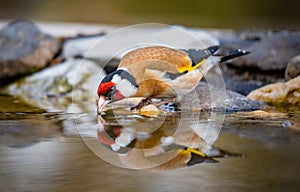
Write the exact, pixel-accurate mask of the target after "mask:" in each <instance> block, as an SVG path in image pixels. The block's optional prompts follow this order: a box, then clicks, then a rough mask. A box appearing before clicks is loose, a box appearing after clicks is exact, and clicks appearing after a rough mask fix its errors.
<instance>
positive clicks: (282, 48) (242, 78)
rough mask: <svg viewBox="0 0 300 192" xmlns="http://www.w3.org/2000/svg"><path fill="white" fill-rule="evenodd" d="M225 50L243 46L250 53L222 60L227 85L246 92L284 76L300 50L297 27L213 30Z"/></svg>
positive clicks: (229, 87) (228, 87) (239, 91)
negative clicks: (276, 29) (292, 28)
mask: <svg viewBox="0 0 300 192" xmlns="http://www.w3.org/2000/svg"><path fill="white" fill-rule="evenodd" d="M212 33H213V34H214V35H215V36H216V37H218V39H219V40H220V43H221V46H222V48H223V50H220V51H226V50H227V49H237V48H242V49H245V50H247V51H250V52H251V53H250V54H248V55H246V56H243V57H239V58H236V59H233V60H230V61H228V62H227V63H223V64H221V65H220V66H221V68H222V71H223V77H224V80H225V84H226V88H227V89H229V90H233V91H236V92H238V93H241V94H243V95H248V94H249V93H250V92H251V91H253V90H255V89H257V88H259V87H261V86H264V85H267V84H270V83H275V82H278V81H282V80H284V70H285V68H286V66H287V63H288V61H289V60H290V59H291V58H292V57H293V56H295V55H298V54H299V53H300V32H296V31H288V30H284V31H247V30H245V31H229V30H227V31H212Z"/></svg>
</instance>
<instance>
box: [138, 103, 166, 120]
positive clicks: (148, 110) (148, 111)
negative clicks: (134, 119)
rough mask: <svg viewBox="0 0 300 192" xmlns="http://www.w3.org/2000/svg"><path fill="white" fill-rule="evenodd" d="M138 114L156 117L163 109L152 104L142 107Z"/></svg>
mask: <svg viewBox="0 0 300 192" xmlns="http://www.w3.org/2000/svg"><path fill="white" fill-rule="evenodd" d="M138 114H139V115H142V116H145V117H156V116H157V115H159V114H161V111H160V110H159V109H158V108H157V107H156V106H155V105H153V104H150V105H146V106H144V107H142V108H141V109H140V110H139V111H138Z"/></svg>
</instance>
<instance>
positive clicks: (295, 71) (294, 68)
mask: <svg viewBox="0 0 300 192" xmlns="http://www.w3.org/2000/svg"><path fill="white" fill-rule="evenodd" d="M298 75H300V55H297V56H295V57H293V58H292V59H291V60H290V61H289V62H288V65H287V67H286V70H285V78H286V79H287V80H290V79H292V78H295V77H297V76H298Z"/></svg>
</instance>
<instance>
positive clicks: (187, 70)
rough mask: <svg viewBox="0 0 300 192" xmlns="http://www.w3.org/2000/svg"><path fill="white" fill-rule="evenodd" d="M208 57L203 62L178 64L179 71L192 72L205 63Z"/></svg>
mask: <svg viewBox="0 0 300 192" xmlns="http://www.w3.org/2000/svg"><path fill="white" fill-rule="evenodd" d="M205 61H206V59H203V60H202V61H201V62H199V63H197V64H196V65H194V66H192V65H188V66H178V72H179V73H183V72H191V71H193V70H195V69H197V68H198V67H200V66H201V65H202V64H203V63H205Z"/></svg>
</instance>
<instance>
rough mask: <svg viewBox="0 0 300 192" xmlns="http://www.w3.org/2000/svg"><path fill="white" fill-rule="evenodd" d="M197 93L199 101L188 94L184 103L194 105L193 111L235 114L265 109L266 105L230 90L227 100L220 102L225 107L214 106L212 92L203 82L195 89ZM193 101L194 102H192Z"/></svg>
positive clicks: (227, 91)
mask: <svg viewBox="0 0 300 192" xmlns="http://www.w3.org/2000/svg"><path fill="white" fill-rule="evenodd" d="M195 92H196V93H197V101H195V98H193V96H190V94H188V95H186V96H185V99H187V101H185V102H184V103H191V104H192V106H191V107H192V109H193V110H221V111H226V112H234V111H254V110H258V109H261V108H262V107H264V104H263V103H262V102H259V101H254V100H252V99H249V98H247V97H245V96H243V95H241V94H239V93H236V92H233V91H230V90H226V98H219V99H220V100H222V101H223V102H220V104H225V106H220V105H218V104H215V106H212V102H211V90H210V89H209V87H208V85H207V84H206V83H203V82H200V83H199V84H198V86H197V87H196V89H195ZM191 94H194V93H191ZM220 95H222V94H220ZM217 97H218V96H217ZM192 99H193V101H190V100H192ZM196 103H197V104H196ZM193 106H194V108H193Z"/></svg>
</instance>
